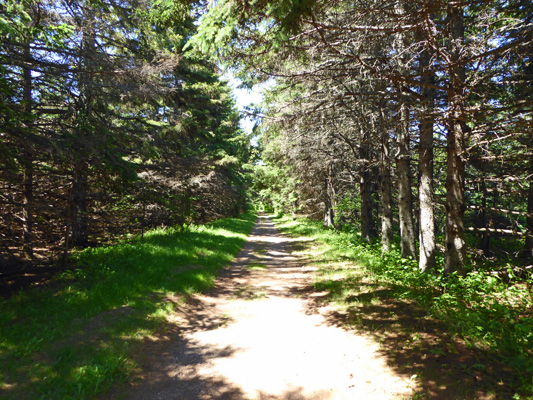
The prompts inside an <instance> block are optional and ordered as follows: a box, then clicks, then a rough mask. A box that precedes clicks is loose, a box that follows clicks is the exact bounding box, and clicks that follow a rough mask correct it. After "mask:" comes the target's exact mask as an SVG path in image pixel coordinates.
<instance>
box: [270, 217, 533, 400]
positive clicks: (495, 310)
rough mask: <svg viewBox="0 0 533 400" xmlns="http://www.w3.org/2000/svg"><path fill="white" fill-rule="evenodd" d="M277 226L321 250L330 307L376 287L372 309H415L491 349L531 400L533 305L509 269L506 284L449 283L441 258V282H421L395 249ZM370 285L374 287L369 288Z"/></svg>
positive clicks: (455, 279)
mask: <svg viewBox="0 0 533 400" xmlns="http://www.w3.org/2000/svg"><path fill="white" fill-rule="evenodd" d="M276 222H277V224H278V228H280V229H281V230H282V231H283V232H284V233H287V234H290V235H292V236H311V237H313V238H314V242H315V243H316V244H319V245H320V246H319V247H320V248H319V249H318V250H315V252H314V253H313V255H314V258H315V259H314V262H315V263H316V264H317V265H318V266H319V267H320V270H319V276H318V277H317V279H316V282H315V288H316V289H317V290H320V291H324V290H325V291H328V293H329V294H328V299H329V301H332V302H335V303H336V304H337V305H339V306H340V307H344V308H348V309H350V308H351V307H353V306H354V301H356V300H355V299H357V301H366V300H364V298H365V297H364V295H362V294H361V293H359V291H360V290H361V288H362V287H363V286H365V285H366V286H377V287H379V288H381V289H380V291H379V292H378V291H376V294H375V295H374V296H372V297H369V298H368V301H383V300H384V299H385V297H384V296H386V298H393V299H396V300H400V301H407V302H410V303H412V304H416V306H417V307H420V308H421V309H422V310H423V312H424V313H425V315H426V316H427V317H429V318H434V319H436V320H439V321H441V322H442V323H444V324H445V332H453V333H454V334H456V335H457V336H458V337H460V338H461V339H463V340H464V341H465V342H466V343H467V344H468V346H470V347H471V348H473V349H489V351H490V352H492V353H493V354H494V355H496V356H497V358H498V359H501V360H502V362H503V363H504V364H505V365H506V366H507V367H508V368H511V369H512V371H513V376H514V377H515V378H516V379H517V380H518V384H517V385H516V386H515V389H517V390H519V392H520V393H522V394H524V393H525V396H527V395H530V396H531V395H533V382H531V376H533V354H532V353H531V349H533V318H532V316H531V311H530V309H531V306H532V304H531V301H530V300H529V298H528V295H527V291H526V288H525V286H524V284H523V282H521V281H520V280H519V279H517V278H516V277H515V276H514V275H513V273H512V268H511V267H509V275H508V276H507V277H506V279H502V278H501V277H499V276H498V275H494V274H491V273H490V272H480V271H474V272H471V273H469V274H467V275H466V276H465V277H460V276H457V275H453V276H449V277H447V278H444V277H443V274H442V269H443V264H444V260H443V257H442V255H438V256H437V265H438V269H439V271H437V274H435V275H433V274H421V273H420V272H419V270H418V265H417V262H416V260H413V259H405V258H402V257H401V255H400V252H399V249H398V248H397V247H394V248H393V250H392V251H390V252H388V253H385V254H383V253H382V252H381V246H380V245H379V243H370V244H369V243H367V242H365V241H361V240H360V238H359V237H358V236H357V235H354V234H351V233H346V232H335V231H332V230H329V229H326V228H324V227H323V226H322V224H321V223H320V222H312V221H309V220H305V219H298V220H297V221H294V220H293V219H292V218H280V219H278V220H277V221H276ZM529 279H530V280H531V277H530V278H529ZM365 280H370V281H371V283H366V284H364V283H363V282H364V281H365ZM380 293H381V294H380ZM520 386H521V387H520ZM517 396H518V397H517V398H521V397H520V396H519V395H517ZM523 398H526V397H523Z"/></svg>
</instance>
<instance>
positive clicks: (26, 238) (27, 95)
mask: <svg viewBox="0 0 533 400" xmlns="http://www.w3.org/2000/svg"><path fill="white" fill-rule="evenodd" d="M30 57H31V53H30V44H29V43H26V45H25V48H24V58H25V64H26V65H25V66H24V68H23V79H24V84H23V85H24V86H23V94H22V98H23V101H24V125H25V126H26V129H28V128H29V127H30V125H31V123H32V115H31V114H32V78H31V68H30V67H28V65H29V60H30ZM22 163H23V165H24V181H23V186H24V187H23V200H22V204H23V206H22V240H23V246H22V248H23V254H24V256H25V257H28V258H30V259H31V258H33V154H32V153H31V151H26V152H25V154H24V159H23V160H22Z"/></svg>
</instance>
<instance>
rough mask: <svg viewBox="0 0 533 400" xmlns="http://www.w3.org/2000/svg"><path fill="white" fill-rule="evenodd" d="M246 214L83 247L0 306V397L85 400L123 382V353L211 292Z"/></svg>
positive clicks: (126, 368) (239, 240) (128, 368)
mask: <svg viewBox="0 0 533 400" xmlns="http://www.w3.org/2000/svg"><path fill="white" fill-rule="evenodd" d="M255 219H256V215H255V214H245V215H243V216H241V217H239V218H227V219H222V220H219V221H216V222H213V223H211V224H208V225H206V226H192V227H190V229H188V230H186V231H182V230H178V229H173V228H167V229H156V230H153V231H151V232H148V233H147V234H145V236H144V238H142V239H141V238H134V239H131V240H128V241H124V242H122V243H119V244H117V245H114V246H106V247H97V248H90V249H86V250H85V251H82V252H79V253H77V254H75V255H74V256H73V260H72V264H73V265H76V266H77V268H76V269H74V270H72V271H69V272H66V273H64V274H63V275H61V276H59V277H58V278H57V279H55V280H54V281H53V282H51V283H50V284H49V285H48V286H47V287H45V288H42V289H41V288H33V289H32V290H28V291H26V292H23V293H20V294H19V295H17V296H15V297H13V298H11V299H9V300H0V398H2V399H4V398H5V399H85V398H89V397H91V396H92V395H95V394H97V393H101V392H103V391H106V390H107V389H108V388H109V387H111V386H112V385H113V384H115V383H117V382H123V381H125V380H127V379H128V378H129V376H130V374H131V373H132V371H134V369H135V364H134V362H133V361H132V358H131V357H130V353H131V351H132V346H134V345H135V344H136V343H139V342H141V341H142V340H143V339H144V338H146V337H147V336H148V335H150V334H153V333H154V332H158V331H161V330H162V329H164V327H165V325H166V324H167V320H166V316H167V315H168V314H169V313H170V312H172V310H173V307H174V306H175V305H174V303H172V302H169V301H167V300H166V297H168V296H172V297H173V298H174V299H175V298H181V299H183V301H184V299H186V297H187V296H189V295H190V294H192V293H197V292H202V291H205V290H206V289H208V288H210V287H212V286H213V284H214V282H215V279H216V276H217V274H218V272H219V271H220V269H221V268H222V267H224V266H226V265H227V264H228V263H229V262H230V261H231V260H232V259H233V258H234V256H235V255H236V254H237V252H238V251H239V250H240V248H241V247H242V245H243V244H244V242H245V241H246V238H247V235H248V234H249V232H250V230H251V229H252V227H253V225H254V222H255Z"/></svg>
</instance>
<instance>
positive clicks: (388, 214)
mask: <svg viewBox="0 0 533 400" xmlns="http://www.w3.org/2000/svg"><path fill="white" fill-rule="evenodd" d="M382 132H383V133H382V134H381V149H380V175H381V180H380V182H379V189H380V190H379V191H380V198H381V249H382V251H383V252H387V251H390V249H391V246H392V240H393V234H394V231H393V225H392V192H391V188H392V183H391V162H390V155H389V150H390V149H389V132H388V131H387V130H386V129H384V130H383V131H382Z"/></svg>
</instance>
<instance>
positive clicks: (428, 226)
mask: <svg viewBox="0 0 533 400" xmlns="http://www.w3.org/2000/svg"><path fill="white" fill-rule="evenodd" d="M420 73H421V83H422V86H421V89H420V94H421V96H422V110H421V111H422V115H421V116H420V143H419V163H418V174H419V178H418V200H419V203H420V233H419V242H420V243H419V268H420V271H421V272H427V271H430V270H432V269H433V268H435V214H434V209H433V122H434V118H433V108H434V91H433V89H431V88H429V87H428V85H432V84H433V81H434V79H433V73H432V72H431V71H430V56H429V53H428V52H427V51H425V50H424V51H423V52H422V53H421V55H420Z"/></svg>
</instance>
